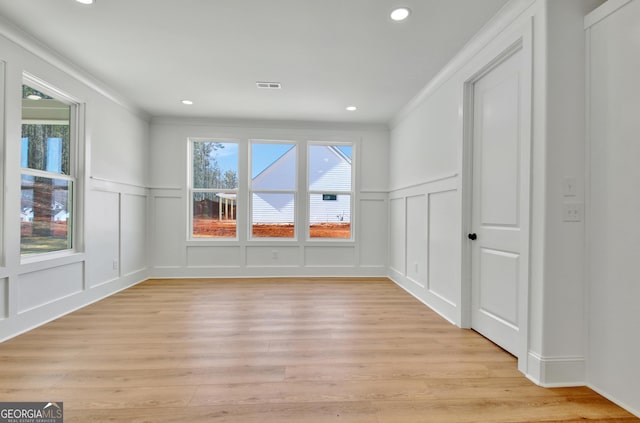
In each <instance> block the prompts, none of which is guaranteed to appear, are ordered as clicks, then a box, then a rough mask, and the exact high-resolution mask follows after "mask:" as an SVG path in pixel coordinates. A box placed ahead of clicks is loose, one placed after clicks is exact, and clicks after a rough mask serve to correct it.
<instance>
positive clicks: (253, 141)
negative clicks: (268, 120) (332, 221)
mask: <svg viewBox="0 0 640 423" xmlns="http://www.w3.org/2000/svg"><path fill="white" fill-rule="evenodd" d="M254 144H280V145H292V146H293V147H294V148H295V153H296V154H295V158H296V163H295V172H294V176H293V177H294V187H293V189H291V190H264V189H259V190H254V189H253V177H252V176H253V175H252V174H251V173H252V167H253V145H254ZM248 163H249V166H248V174H249V177H248V178H247V179H248V187H249V189H248V193H249V213H248V214H247V216H248V218H247V227H248V231H247V239H248V240H250V241H276V242H293V241H297V240H298V234H299V228H300V224H299V223H300V222H299V221H298V210H299V203H298V201H299V198H300V196H299V192H298V191H299V186H298V185H299V184H298V174H299V173H300V143H299V142H297V141H294V140H272V139H250V140H249V158H248ZM254 193H261V194H291V195H293V237H292V238H284V237H255V236H253V194H254Z"/></svg>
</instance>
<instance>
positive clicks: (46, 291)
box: [16, 263, 84, 313]
mask: <svg viewBox="0 0 640 423" xmlns="http://www.w3.org/2000/svg"><path fill="white" fill-rule="evenodd" d="M83 267H84V263H72V264H69V265H65V266H59V267H54V268H49V269H45V270H39V271H35V272H30V273H24V274H22V275H20V276H19V278H18V283H17V284H16V286H17V288H18V313H23V312H26V311H29V310H32V309H35V308H37V307H40V306H43V305H46V304H49V303H53V302H55V301H57V300H60V299H62V298H65V297H68V296H70V295H72V294H76V293H79V292H81V291H82V289H83V285H84V281H83V273H84V272H83Z"/></svg>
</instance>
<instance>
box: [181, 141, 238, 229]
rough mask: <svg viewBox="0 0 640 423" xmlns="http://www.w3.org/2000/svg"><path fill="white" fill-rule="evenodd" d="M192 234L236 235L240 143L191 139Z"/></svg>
mask: <svg viewBox="0 0 640 423" xmlns="http://www.w3.org/2000/svg"><path fill="white" fill-rule="evenodd" d="M190 144H191V160H192V162H191V164H192V166H191V170H192V177H191V184H190V185H191V199H192V201H191V209H192V213H191V216H192V219H191V236H192V237H193V238H234V239H235V238H236V234H237V223H236V219H237V208H236V206H237V196H238V144H237V143H233V142H223V141H219V140H200V139H197V140H192V141H191V143H190Z"/></svg>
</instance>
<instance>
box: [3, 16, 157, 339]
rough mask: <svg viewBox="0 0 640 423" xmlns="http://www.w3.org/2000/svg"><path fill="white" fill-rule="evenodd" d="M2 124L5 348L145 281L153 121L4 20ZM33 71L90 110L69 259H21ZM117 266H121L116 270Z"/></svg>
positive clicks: (86, 122) (58, 255)
mask: <svg viewBox="0 0 640 423" xmlns="http://www.w3.org/2000/svg"><path fill="white" fill-rule="evenodd" d="M0 34H1V35H0V60H1V61H3V62H4V65H5V66H4V71H5V72H4V81H3V84H0V85H3V88H4V91H0V93H1V94H2V99H1V101H0V104H4V107H5V112H6V113H5V114H4V115H3V116H5V119H4V121H2V124H3V127H2V129H3V131H2V134H3V137H2V143H1V144H0V157H1V158H2V163H3V165H2V172H1V176H0V178H2V180H3V182H4V184H3V186H4V191H3V192H2V193H1V194H2V198H3V201H2V208H1V209H0V222H1V225H0V227H1V228H2V229H3V231H2V236H1V237H0V239H2V244H1V246H0V257H1V259H0V340H2V339H6V338H9V337H12V336H15V335H16V334H18V333H21V332H24V331H26V330H28V329H30V328H32V327H35V326H38V325H40V324H42V323H44V322H47V321H49V320H51V319H54V318H56V317H58V316H60V315H62V314H65V313H68V312H70V311H72V310H74V309H77V308H79V307H82V306H84V305H86V304H89V303H91V302H93V301H96V300H98V299H100V298H103V297H105V296H108V295H111V294H113V293H114V292H117V291H118V290H121V289H123V288H126V287H128V286H131V285H132V284H134V283H137V282H139V281H141V280H144V279H146V277H147V267H148V266H147V257H146V249H145V248H146V243H147V232H148V231H147V229H146V225H147V214H148V211H147V194H148V192H147V189H146V188H145V186H146V183H147V174H148V166H147V163H148V140H149V134H148V133H149V124H148V120H147V118H146V117H145V116H144V115H143V114H141V113H140V112H138V111H135V110H134V109H133V108H130V107H129V106H127V105H125V104H124V103H123V102H120V101H119V100H118V99H117V98H116V96H115V95H113V94H111V93H109V92H108V91H107V90H106V89H104V88H103V87H102V86H101V85H99V84H98V83H95V82H94V81H93V80H92V79H91V77H89V76H87V75H86V74H84V73H82V72H81V71H78V70H76V69H74V68H73V66H72V65H70V64H69V63H68V62H67V61H65V60H64V59H62V58H61V57H59V56H56V55H54V53H52V52H51V51H50V50H49V49H46V48H43V47H42V46H41V45H39V44H36V43H34V42H33V41H32V40H31V39H30V38H29V37H26V36H25V35H24V34H22V33H20V32H19V31H18V30H16V29H15V28H13V27H11V26H10V25H8V24H6V23H5V22H0ZM23 72H28V73H29V74H31V75H34V76H36V77H38V78H39V79H41V80H43V81H45V82H46V83H47V84H50V85H51V86H53V87H55V88H57V89H59V90H60V91H62V92H64V93H67V94H69V95H71V96H73V97H74V98H77V99H78V100H79V101H80V103H81V104H82V105H83V109H84V112H85V114H84V116H85V119H84V121H83V123H84V133H83V134H81V135H82V136H81V139H80V144H81V146H80V149H79V154H80V155H81V156H80V172H79V174H78V183H77V200H78V210H77V213H76V219H77V228H76V229H77V243H76V247H75V251H74V252H73V253H72V254H57V255H54V257H49V258H47V259H44V257H39V258H36V259H33V258H30V259H29V260H28V261H25V260H23V259H21V257H20V222H19V214H18V210H20V148H19V143H18V142H14V141H15V140H19V139H20V133H21V97H22V91H21V87H22V75H23ZM114 261H115V264H114Z"/></svg>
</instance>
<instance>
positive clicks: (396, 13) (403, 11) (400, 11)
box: [389, 7, 411, 21]
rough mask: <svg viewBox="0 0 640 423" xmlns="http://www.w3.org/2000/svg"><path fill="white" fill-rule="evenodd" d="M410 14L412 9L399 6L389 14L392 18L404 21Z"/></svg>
mask: <svg viewBox="0 0 640 423" xmlns="http://www.w3.org/2000/svg"><path fill="white" fill-rule="evenodd" d="M410 14H411V10H409V8H408V7H399V8H397V9H394V10H393V11H392V12H391V15H389V16H391V19H393V20H394V21H404V20H405V19H407V18H408V17H409V15H410Z"/></svg>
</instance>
